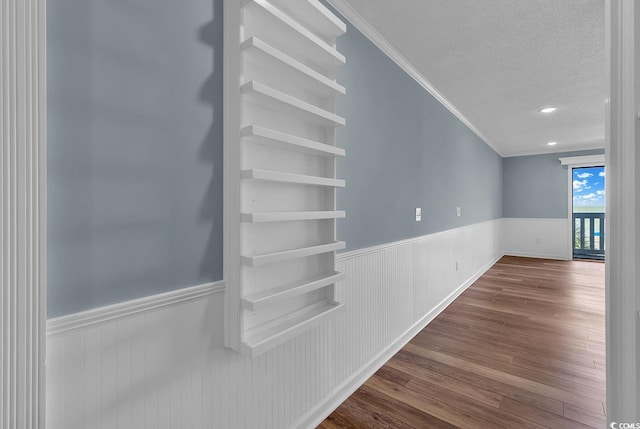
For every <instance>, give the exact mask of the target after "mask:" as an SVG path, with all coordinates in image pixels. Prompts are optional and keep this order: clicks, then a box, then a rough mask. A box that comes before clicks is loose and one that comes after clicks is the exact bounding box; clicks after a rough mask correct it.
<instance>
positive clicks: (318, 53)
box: [243, 0, 345, 69]
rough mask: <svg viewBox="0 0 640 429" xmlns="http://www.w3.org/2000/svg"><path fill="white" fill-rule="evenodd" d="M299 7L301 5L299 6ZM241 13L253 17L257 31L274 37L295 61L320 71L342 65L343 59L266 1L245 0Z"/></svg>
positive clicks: (339, 54) (331, 48)
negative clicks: (319, 68) (249, 14)
mask: <svg viewBox="0 0 640 429" xmlns="http://www.w3.org/2000/svg"><path fill="white" fill-rule="evenodd" d="M301 3H303V2H301ZM243 4H244V9H245V11H246V12H248V13H252V14H255V15H256V17H257V19H259V20H260V22H261V23H262V25H263V26H262V27H261V31H269V32H272V33H274V39H277V40H279V42H280V44H281V45H282V46H277V48H282V50H283V51H285V52H287V53H290V54H291V55H293V56H295V57H298V58H305V59H307V60H309V61H310V62H312V63H314V64H317V65H318V66H320V67H322V68H324V69H331V68H333V67H336V66H340V65H343V64H344V63H345V58H344V55H342V54H341V53H340V52H338V51H337V50H336V49H335V48H334V47H333V46H331V45H329V44H328V43H326V42H325V41H324V40H322V39H321V38H320V37H318V36H316V35H315V34H314V33H313V32H312V31H311V30H309V29H307V28H305V27H304V26H303V25H301V24H300V23H298V22H296V21H295V20H294V19H293V18H291V17H290V16H288V15H287V14H285V13H284V12H282V11H281V10H280V9H278V8H276V7H275V6H273V5H272V4H271V3H269V2H268V1H266V0H245V1H244V3H243Z"/></svg>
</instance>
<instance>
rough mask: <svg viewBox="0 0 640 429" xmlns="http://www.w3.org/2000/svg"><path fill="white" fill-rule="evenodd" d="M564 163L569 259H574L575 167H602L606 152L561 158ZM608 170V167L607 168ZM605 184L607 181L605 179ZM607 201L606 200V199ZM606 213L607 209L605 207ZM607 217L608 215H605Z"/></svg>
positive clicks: (567, 253) (567, 252)
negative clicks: (566, 178) (565, 169)
mask: <svg viewBox="0 0 640 429" xmlns="http://www.w3.org/2000/svg"><path fill="white" fill-rule="evenodd" d="M559 159H560V163H561V164H562V165H566V166H567V167H568V168H567V172H568V174H567V176H568V188H567V189H568V193H567V195H568V197H567V198H568V205H567V225H568V227H567V234H568V235H567V251H566V255H567V261H571V260H572V259H573V240H574V237H573V169H574V168H585V167H600V166H602V165H605V158H604V154H602V155H584V156H571V157H566V158H559ZM605 171H606V168H605ZM604 183H605V184H606V183H607V181H606V179H605V182H604ZM605 201H606V200H605ZM605 215H606V209H605ZM605 219H606V216H605ZM605 231H606V229H605Z"/></svg>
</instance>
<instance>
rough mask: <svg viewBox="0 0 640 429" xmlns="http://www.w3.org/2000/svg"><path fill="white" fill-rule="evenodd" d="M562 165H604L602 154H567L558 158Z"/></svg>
mask: <svg viewBox="0 0 640 429" xmlns="http://www.w3.org/2000/svg"><path fill="white" fill-rule="evenodd" d="M558 159H559V160H560V163H561V164H562V165H570V166H572V167H591V166H596V165H604V154H601V155H584V156H568V157H565V158H558Z"/></svg>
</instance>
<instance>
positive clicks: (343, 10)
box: [327, 0, 503, 156]
mask: <svg viewBox="0 0 640 429" xmlns="http://www.w3.org/2000/svg"><path fill="white" fill-rule="evenodd" d="M327 2H328V3H329V4H330V5H331V6H333V7H334V8H335V9H336V10H337V11H338V12H340V14H342V16H343V17H344V18H345V19H346V20H347V21H349V22H350V23H351V24H352V25H353V26H354V27H356V28H357V29H358V30H359V31H360V32H361V33H362V34H363V35H364V36H365V37H366V38H367V39H369V40H370V41H371V42H372V43H373V44H374V45H376V46H377V47H378V49H380V50H381V51H382V52H383V53H384V54H385V55H386V56H388V57H389V58H390V59H391V60H392V61H393V62H395V63H396V64H397V65H398V66H399V67H400V68H401V69H402V70H404V71H405V72H406V73H407V74H408V75H409V76H410V77H411V78H412V79H414V80H415V81H416V82H418V84H420V86H422V87H423V88H424V89H425V90H426V91H427V92H428V93H429V94H431V95H432V96H433V97H434V98H435V99H436V100H438V101H439V102H440V103H441V104H442V105H443V106H444V107H446V108H447V110H449V111H450V112H451V113H453V115H454V116H455V117H457V118H458V119H459V120H460V121H461V122H462V123H463V124H465V125H466V126H467V127H468V128H469V129H470V130H471V131H472V132H473V133H474V134H475V135H477V136H478V137H480V138H481V139H482V140H483V141H484V142H485V143H486V144H488V145H489V146H490V147H491V149H493V150H494V151H496V153H498V155H500V156H503V155H502V152H501V151H500V150H499V149H498V147H497V146H496V145H494V144H493V143H492V142H491V140H489V139H488V138H487V136H485V135H484V134H483V133H482V132H481V131H480V130H479V129H478V128H476V126H475V125H473V124H472V123H471V121H469V119H467V117H466V116H464V115H463V114H462V112H461V111H460V110H458V108H457V107H456V106H454V104H453V103H452V102H451V101H449V100H448V99H447V98H446V97H445V96H444V95H443V94H442V93H441V92H440V91H439V90H438V89H437V88H436V87H435V86H434V85H433V84H432V83H431V82H429V80H428V79H427V78H426V77H425V76H423V75H422V74H421V73H420V72H419V71H418V70H417V69H416V68H415V67H414V66H413V65H412V64H411V63H410V62H409V61H408V60H407V59H406V58H404V57H403V56H402V55H401V54H400V53H399V52H398V51H397V50H396V48H394V47H393V45H391V43H389V41H387V39H385V38H384V36H382V35H381V34H380V33H379V32H378V31H377V30H376V29H375V28H374V27H373V26H372V25H371V24H370V23H369V22H368V21H367V20H366V19H364V17H362V15H360V14H359V13H358V12H357V11H356V10H355V9H354V8H353V7H352V6H351V5H350V4H348V3H347V2H346V1H345V0H327Z"/></svg>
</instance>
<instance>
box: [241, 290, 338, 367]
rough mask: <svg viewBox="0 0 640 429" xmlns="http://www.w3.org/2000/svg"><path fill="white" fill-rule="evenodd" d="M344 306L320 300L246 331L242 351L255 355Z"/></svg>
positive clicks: (300, 331) (333, 314) (306, 328)
mask: <svg viewBox="0 0 640 429" xmlns="http://www.w3.org/2000/svg"><path fill="white" fill-rule="evenodd" d="M344 308H345V306H344V304H339V303H336V302H321V303H318V304H314V305H311V306H309V307H306V308H304V309H303V310H301V311H299V312H296V313H294V314H292V315H291V316H290V317H288V318H286V319H285V320H284V321H283V322H281V323H279V324H277V325H274V326H269V327H266V328H263V329H252V330H251V331H248V332H247V333H246V334H247V337H246V338H245V340H244V341H243V343H242V349H243V350H242V352H243V353H244V354H245V355H247V356H251V357H256V356H258V355H260V354H262V353H264V352H265V351H267V350H269V349H271V348H273V347H276V346H278V345H280V344H282V343H284V342H285V341H288V340H290V339H292V338H294V337H295V336H297V335H299V334H300V333H302V332H304V331H307V330H309V329H311V328H313V327H315V326H317V325H319V324H320V323H322V322H324V321H325V320H327V319H328V318H331V317H334V316H335V315H336V314H338V313H339V312H340V311H342V310H344Z"/></svg>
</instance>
